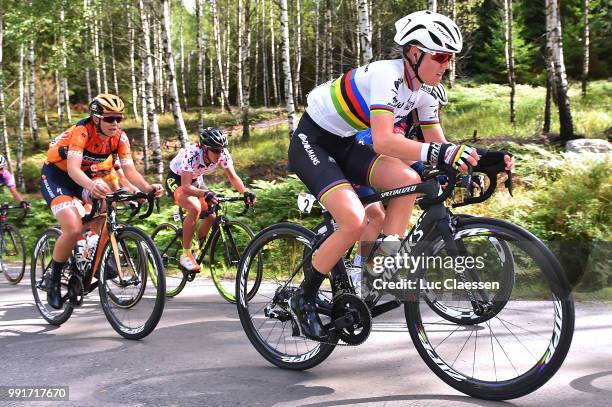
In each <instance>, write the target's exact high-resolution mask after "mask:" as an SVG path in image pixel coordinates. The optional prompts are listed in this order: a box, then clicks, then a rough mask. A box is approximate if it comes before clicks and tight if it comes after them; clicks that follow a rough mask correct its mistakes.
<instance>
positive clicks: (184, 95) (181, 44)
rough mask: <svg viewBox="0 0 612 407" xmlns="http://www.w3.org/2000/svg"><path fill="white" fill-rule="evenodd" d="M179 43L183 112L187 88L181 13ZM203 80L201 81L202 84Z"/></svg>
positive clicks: (185, 105) (186, 106) (185, 104)
mask: <svg viewBox="0 0 612 407" xmlns="http://www.w3.org/2000/svg"><path fill="white" fill-rule="evenodd" d="M179 43H180V47H181V49H180V51H181V59H180V64H181V91H182V94H183V107H185V111H187V110H189V107H188V105H187V87H186V86H185V41H184V40H183V12H182V11H181V17H180V22H179ZM204 81H205V79H204V78H203V79H202V82H204Z"/></svg>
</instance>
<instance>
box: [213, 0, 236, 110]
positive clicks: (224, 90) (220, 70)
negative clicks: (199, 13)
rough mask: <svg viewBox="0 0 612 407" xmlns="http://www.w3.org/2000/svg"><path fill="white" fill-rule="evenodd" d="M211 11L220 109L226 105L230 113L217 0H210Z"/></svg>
mask: <svg viewBox="0 0 612 407" xmlns="http://www.w3.org/2000/svg"><path fill="white" fill-rule="evenodd" d="M210 5H211V13H212V17H213V32H214V36H215V48H216V52H217V74H218V75H219V82H220V84H221V110H222V111H223V110H224V108H225V107H226V106H227V110H228V111H229V112H230V113H231V112H232V109H231V107H230V105H229V100H228V98H227V87H226V82H225V78H224V74H223V62H222V59H223V55H222V52H221V35H220V33H219V14H218V11H217V0H211V2H210Z"/></svg>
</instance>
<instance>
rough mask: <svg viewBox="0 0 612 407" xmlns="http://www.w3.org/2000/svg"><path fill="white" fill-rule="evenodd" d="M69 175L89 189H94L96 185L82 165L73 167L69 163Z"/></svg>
mask: <svg viewBox="0 0 612 407" xmlns="http://www.w3.org/2000/svg"><path fill="white" fill-rule="evenodd" d="M68 176H69V177H70V178H72V180H73V181H74V182H76V183H77V184H79V185H80V186H82V187H83V188H85V189H89V190H91V189H93V185H94V182H93V180H92V179H91V178H89V177H88V176H87V174H85V172H83V170H82V169H81V168H80V167H79V168H71V167H70V165H68Z"/></svg>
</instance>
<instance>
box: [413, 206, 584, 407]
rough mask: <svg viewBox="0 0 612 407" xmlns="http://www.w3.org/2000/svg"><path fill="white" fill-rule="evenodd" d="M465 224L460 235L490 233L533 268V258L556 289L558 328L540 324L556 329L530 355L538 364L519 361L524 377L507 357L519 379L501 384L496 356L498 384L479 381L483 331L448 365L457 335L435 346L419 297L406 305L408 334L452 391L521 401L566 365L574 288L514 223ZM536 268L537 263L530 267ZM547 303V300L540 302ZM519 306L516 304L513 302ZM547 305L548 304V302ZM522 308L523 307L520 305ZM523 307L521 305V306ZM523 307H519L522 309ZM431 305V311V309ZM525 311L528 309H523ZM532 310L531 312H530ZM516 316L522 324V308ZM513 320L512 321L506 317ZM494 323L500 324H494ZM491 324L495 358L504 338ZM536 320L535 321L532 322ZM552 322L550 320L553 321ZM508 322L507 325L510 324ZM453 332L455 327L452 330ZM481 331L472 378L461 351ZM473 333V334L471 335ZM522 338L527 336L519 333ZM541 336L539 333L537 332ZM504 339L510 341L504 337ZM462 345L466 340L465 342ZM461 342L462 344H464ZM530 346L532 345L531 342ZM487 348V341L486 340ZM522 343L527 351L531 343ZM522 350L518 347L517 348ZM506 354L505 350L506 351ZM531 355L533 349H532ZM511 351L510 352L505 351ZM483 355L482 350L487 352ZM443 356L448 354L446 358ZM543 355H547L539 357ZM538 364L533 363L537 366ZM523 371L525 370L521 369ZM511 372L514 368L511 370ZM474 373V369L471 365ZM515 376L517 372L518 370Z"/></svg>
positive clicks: (536, 241) (556, 264)
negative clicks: (446, 349) (477, 365)
mask: <svg viewBox="0 0 612 407" xmlns="http://www.w3.org/2000/svg"><path fill="white" fill-rule="evenodd" d="M462 223H463V224H462V225H461V226H460V227H459V228H458V232H459V231H462V230H463V231H465V230H467V231H470V230H471V231H472V232H473V233H480V232H479V231H482V233H485V234H486V235H493V236H495V237H496V238H499V239H504V240H507V242H508V243H509V244H510V242H511V243H512V246H513V247H514V246H516V247H518V248H520V249H522V250H523V251H524V253H525V254H526V255H524V254H522V253H519V254H520V255H521V258H522V259H523V260H524V262H525V264H527V260H530V261H533V264H534V265H535V266H536V267H537V268H538V269H539V270H540V271H541V272H542V274H543V276H544V278H545V286H548V287H549V288H551V287H552V293H551V294H552V295H551V297H550V299H551V300H552V301H551V307H550V308H552V309H553V310H554V313H553V314H554V315H553V316H554V318H553V319H552V324H550V325H549V324H545V325H543V324H538V329H540V328H541V327H544V328H545V327H546V326H551V325H552V332H551V337H550V340H548V339H546V338H548V336H547V335H540V336H542V337H543V338H545V339H544V340H542V339H540V342H541V344H540V345H541V346H540V350H539V351H536V355H533V354H532V353H531V352H529V355H530V358H531V359H533V360H530V361H527V362H524V360H520V361H518V362H517V361H515V363H516V365H517V366H519V362H520V363H521V364H522V365H523V366H525V367H524V369H523V368H521V370H524V372H522V373H519V372H518V369H517V367H516V366H515V365H514V364H512V361H510V358H509V357H508V355H507V354H506V358H507V359H508V361H510V363H511V364H512V368H513V369H514V371H515V372H516V374H517V375H516V377H508V378H505V379H504V380H498V377H497V375H498V372H497V365H496V361H495V357H493V366H494V368H495V369H496V370H495V380H482V379H478V378H476V377H474V372H475V361H476V358H479V360H485V359H481V358H482V356H477V353H476V348H477V346H476V345H477V341H478V333H477V332H478V330H479V329H478V328H474V329H473V331H470V336H469V337H468V339H466V341H465V342H464V343H463V347H462V348H461V350H460V352H459V353H458V354H457V356H456V358H455V360H454V361H453V363H450V359H451V358H452V356H451V357H450V358H448V359H449V360H448V361H447V360H446V359H444V356H445V355H444V349H443V347H447V346H448V343H449V342H452V340H447V339H448V338H449V337H450V336H451V335H452V334H453V333H454V332H455V331H453V332H451V334H448V335H446V331H443V332H440V333H438V334H439V335H440V337H442V336H444V335H446V338H444V340H443V341H442V342H444V341H446V344H445V345H444V346H442V345H443V344H442V342H440V343H438V344H436V345H434V344H432V341H431V338H430V335H429V334H428V333H427V330H426V328H425V325H426V323H424V322H423V316H424V314H425V313H427V310H425V311H424V312H421V307H420V305H419V301H418V298H419V296H418V295H415V296H414V297H413V298H412V300H411V301H408V302H406V303H405V307H404V311H405V317H406V324H407V325H408V330H409V332H410V336H411V338H412V341H413V343H414V345H415V348H416V349H417V352H418V353H419V355H420V356H421V358H422V359H423V361H424V362H425V363H426V364H427V366H428V367H429V368H430V369H431V370H432V371H433V372H434V373H435V374H436V375H437V376H438V377H439V378H440V379H442V380H443V381H444V382H446V383H447V384H448V385H450V386H451V387H453V388H455V389H456V390H458V391H460V392H463V393H465V394H468V395H470V396H473V397H477V398H482V399H488V400H508V399H513V398H517V397H521V396H524V395H526V394H529V393H531V392H533V391H535V390H536V389H538V388H539V387H540V386H542V385H543V384H545V383H546V382H547V381H548V380H549V379H550V378H551V377H552V376H553V375H554V374H555V372H556V371H557V370H558V369H559V367H560V366H561V364H562V363H563V361H564V359H565V357H566V355H567V353H568V351H569V348H570V345H571V341H572V336H573V330H574V304H573V301H572V299H571V294H570V287H569V283H568V281H567V278H566V276H565V274H564V273H563V269H562V267H561V265H560V264H559V262H558V261H557V259H556V258H555V256H554V255H553V254H552V252H551V251H550V250H549V249H548V248H547V247H546V246H545V245H544V243H542V242H541V241H540V240H539V239H537V238H536V237H535V236H533V235H532V234H531V233H529V232H528V231H526V230H524V229H522V228H520V227H518V226H516V225H513V224H511V223H509V222H505V221H501V220H496V219H489V218H471V219H467V220H465V221H464V222H462ZM529 264H531V263H529ZM540 302H542V301H540ZM513 304H514V303H513ZM545 304H546V303H545ZM520 305H522V304H520ZM520 305H519V306H520ZM519 306H517V308H518V307H519ZM428 308H429V307H427V309H428ZM522 308H523V309H525V307H524V306H523V307H522ZM527 309H529V308H527ZM533 309H535V310H538V307H533V308H531V310H533ZM510 312H514V313H515V315H516V316H515V318H516V320H519V321H520V318H521V315H525V314H521V313H519V312H517V311H516V310H510V311H509V313H510ZM532 317H533V316H532V315H527V318H532ZM495 318H498V319H500V321H503V320H502V319H501V318H500V317H499V315H496V317H495ZM506 318H507V317H506ZM547 318H548V317H547ZM491 321H494V320H491ZM491 321H487V322H485V324H487V327H488V329H489V331H491V350H492V353H493V354H494V348H495V345H498V347H502V344H501V342H500V339H498V338H497V337H496V338H495V339H496V341H497V342H496V343H495V344H494V342H493V336H494V334H493V332H492V328H491ZM529 322H530V323H531V322H532V321H531V320H530V321H529ZM548 322H550V321H548ZM506 323H507V324H506ZM506 323H503V322H502V325H506V326H505V329H506V330H508V331H509V332H510V333H511V334H512V335H513V336H514V339H516V340H517V341H518V340H519V339H518V338H517V337H516V333H513V332H512V331H510V329H509V328H508V326H511V327H512V328H514V326H512V325H510V323H509V321H506ZM462 327H463V329H471V326H467V327H466V326H465V325H464V326H462ZM448 329H450V328H448ZM484 329H485V330H484V331H483V334H485V333H486V328H484ZM525 331H526V332H527V333H531V332H530V331H529V330H528V329H525ZM473 332H476V335H475V340H474V356H473V357H474V361H473V362H472V363H473V364H472V373H471V374H472V376H470V375H469V374H468V373H467V372H466V370H465V369H461V368H459V367H456V366H455V364H456V362H457V361H458V360H459V363H462V362H463V361H464V359H465V361H467V363H469V358H466V357H464V358H463V359H459V356H460V355H461V352H463V349H464V348H466V347H468V346H471V344H470V345H466V344H467V343H468V341H469V340H470V338H471V337H472V333H473ZM466 333H467V331H466ZM519 334H521V332H519ZM536 334H537V332H536ZM431 335H436V332H434V331H433V330H432V331H431ZM501 339H502V340H504V338H501ZM505 340H506V341H512V340H513V338H512V337H511V336H507V335H506V339H505ZM461 341H462V339H461ZM461 341H459V342H457V343H459V344H461ZM526 343H529V342H526ZM485 344H486V341H485ZM521 345H522V346H523V347H525V348H526V345H525V344H522V343H521ZM517 347H518V346H517ZM502 350H504V348H503V347H502ZM520 350H521V351H522V353H523V355H525V356H526V354H527V353H526V352H525V350H523V349H520ZM526 350H528V351H529V349H527V348H526ZM504 352H506V350H504ZM481 353H482V351H481ZM441 354H442V356H441ZM539 355H541V356H539ZM490 359H491V358H489V357H487V358H486V360H487V361H488V362H487V363H489V364H490V363H491V361H490ZM502 361H503V360H498V363H501V362H502ZM532 363H533V365H532ZM519 367H521V366H519ZM508 370H510V369H508ZM468 371H469V366H468ZM512 375H514V372H512Z"/></svg>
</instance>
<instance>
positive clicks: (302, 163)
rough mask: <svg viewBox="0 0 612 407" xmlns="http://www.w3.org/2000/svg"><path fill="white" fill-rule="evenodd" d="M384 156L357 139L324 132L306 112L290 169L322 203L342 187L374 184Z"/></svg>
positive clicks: (291, 146)
mask: <svg viewBox="0 0 612 407" xmlns="http://www.w3.org/2000/svg"><path fill="white" fill-rule="evenodd" d="M379 157H380V155H379V154H376V152H375V151H374V149H373V147H372V146H371V145H368V144H365V143H360V142H358V141H356V140H355V137H354V136H352V137H340V136H337V135H335V134H333V133H330V132H328V131H326V130H324V129H322V128H321V127H320V126H319V125H317V124H316V123H315V122H314V120H313V119H312V118H311V117H310V116H309V115H308V113H306V112H304V115H303V116H302V118H301V119H300V123H299V124H298V127H297V129H296V130H295V132H294V133H293V137H292V138H291V143H290V144H289V167H290V168H291V170H292V171H293V172H295V173H296V174H297V176H298V177H299V178H300V180H302V182H303V183H304V184H305V185H306V187H308V189H309V190H310V192H311V193H312V194H314V195H315V196H316V197H317V199H318V200H319V201H323V200H324V199H325V197H326V196H327V194H328V193H329V192H330V191H332V190H334V189H336V188H339V187H341V186H345V185H347V186H351V184H358V185H364V186H366V185H370V177H371V174H372V170H373V168H374V167H375V165H376V162H377V160H378V159H379Z"/></svg>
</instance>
